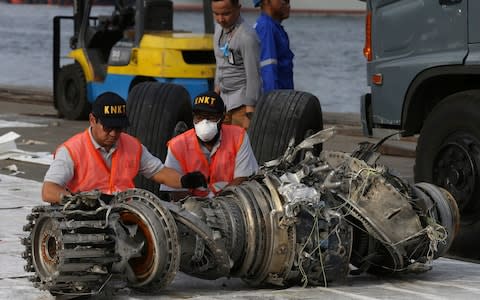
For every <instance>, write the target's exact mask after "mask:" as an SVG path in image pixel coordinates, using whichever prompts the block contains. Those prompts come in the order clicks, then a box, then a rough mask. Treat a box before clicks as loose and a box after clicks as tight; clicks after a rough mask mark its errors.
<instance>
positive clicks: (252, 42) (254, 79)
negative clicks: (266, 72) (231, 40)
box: [240, 27, 262, 106]
mask: <svg viewBox="0 0 480 300" xmlns="http://www.w3.org/2000/svg"><path fill="white" fill-rule="evenodd" d="M240 50H241V52H242V57H243V64H244V67H245V75H246V79H247V86H246V92H245V98H246V99H244V100H245V104H246V105H247V106H255V105H256V104H257V100H258V98H259V97H260V93H261V90H262V80H261V78H260V42H259V41H258V36H257V34H256V32H255V30H254V29H252V28H250V27H248V28H245V31H244V32H243V36H242V41H241V43H240Z"/></svg>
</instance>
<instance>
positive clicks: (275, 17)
mask: <svg viewBox="0 0 480 300" xmlns="http://www.w3.org/2000/svg"><path fill="white" fill-rule="evenodd" d="M253 4H254V6H255V7H258V6H260V7H261V10H262V12H261V14H260V17H258V19H257V23H256V24H255V26H254V27H255V30H256V32H257V35H258V37H259V39H260V48H261V50H260V67H261V75H262V81H263V93H268V92H269V91H271V90H276V89H293V57H294V54H293V52H292V51H291V50H290V41H289V39H288V35H287V33H286V32H285V30H284V29H283V26H282V25H281V24H280V23H281V22H282V21H283V20H285V19H287V18H288V17H289V15H290V0H253Z"/></svg>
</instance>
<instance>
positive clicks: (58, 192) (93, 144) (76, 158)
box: [42, 92, 206, 203]
mask: <svg viewBox="0 0 480 300" xmlns="http://www.w3.org/2000/svg"><path fill="white" fill-rule="evenodd" d="M89 122H90V127H89V128H88V129H87V130H85V131H84V132H82V133H79V134H77V135H75V136H73V137H71V138H70V139H68V140H67V141H66V142H65V143H63V144H62V145H61V146H60V147H59V148H58V149H57V151H56V153H55V159H54V161H53V162H52V164H51V165H50V168H49V169H48V171H47V173H46V175H45V178H44V182H43V187H42V198H43V200H44V201H46V202H51V203H61V202H62V199H63V198H64V196H66V195H70V194H71V193H78V192H85V191H91V190H94V189H97V190H100V191H101V192H102V193H104V194H107V195H112V194H113V193H115V192H120V191H124V190H126V189H129V188H134V187H135V185H134V182H133V179H134V178H135V176H136V175H137V174H142V175H143V176H145V177H146V178H150V179H151V180H153V181H155V182H157V183H160V184H166V185H168V186H171V187H174V188H182V187H183V188H195V187H199V186H206V181H205V178H204V177H203V175H202V174H201V173H200V172H195V171H192V172H188V173H185V175H184V176H181V175H180V174H179V173H178V172H177V171H175V170H174V169H171V168H167V167H165V166H164V165H163V163H162V161H161V160H160V159H158V158H156V157H155V156H153V155H152V154H151V153H150V152H149V151H148V150H147V148H146V147H145V146H143V145H142V144H141V143H140V142H139V141H138V140H137V139H136V138H134V137H132V136H130V135H128V134H126V133H124V132H123V130H124V129H125V128H126V127H127V126H128V125H129V123H128V118H127V114H126V104H125V101H124V100H123V99H122V98H121V97H120V96H118V95H117V94H114V93H110V92H107V93H103V94H102V95H100V96H98V98H97V99H96V101H95V103H93V106H92V112H91V113H90V115H89Z"/></svg>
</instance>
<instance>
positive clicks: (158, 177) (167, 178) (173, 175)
mask: <svg viewBox="0 0 480 300" xmlns="http://www.w3.org/2000/svg"><path fill="white" fill-rule="evenodd" d="M181 177H182V176H181V175H180V173H178V172H177V170H175V169H172V168H169V167H163V168H162V169H161V170H160V171H158V172H157V173H155V174H154V175H153V176H152V177H151V178H150V179H151V180H153V181H155V182H156V183H159V184H165V185H168V186H169V187H172V188H177V189H178V188H181V187H182V182H181Z"/></svg>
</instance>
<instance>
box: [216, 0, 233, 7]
mask: <svg viewBox="0 0 480 300" xmlns="http://www.w3.org/2000/svg"><path fill="white" fill-rule="evenodd" d="M219 1H224V0H212V2H219ZM229 1H230V3H232V5H233V6H238V5H239V2H238V1H239V0H229Z"/></svg>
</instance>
